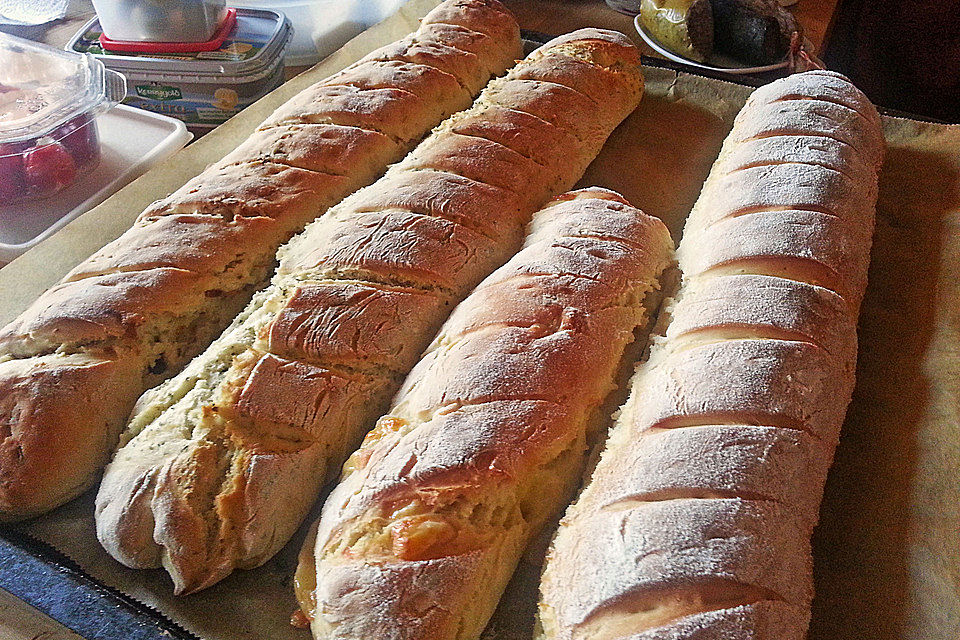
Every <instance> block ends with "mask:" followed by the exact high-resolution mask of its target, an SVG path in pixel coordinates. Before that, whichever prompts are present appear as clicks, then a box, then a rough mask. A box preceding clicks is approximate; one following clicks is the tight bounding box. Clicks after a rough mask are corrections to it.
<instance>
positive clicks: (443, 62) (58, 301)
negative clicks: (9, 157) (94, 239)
mask: <svg viewBox="0 0 960 640" xmlns="http://www.w3.org/2000/svg"><path fill="white" fill-rule="evenodd" d="M520 53H521V47H520V37H519V28H518V27H517V24H516V21H515V20H514V18H513V16H512V15H510V13H509V12H508V11H507V10H506V9H505V8H504V7H503V5H501V4H500V3H499V2H497V1H496V0H448V1H447V2H444V3H442V4H441V5H439V7H437V8H436V9H435V10H434V11H432V12H431V13H430V14H428V15H427V16H426V18H425V19H424V21H423V24H422V25H421V27H420V28H419V29H418V30H417V32H416V33H414V34H412V35H411V36H409V37H408V38H405V39H403V40H401V41H399V42H397V43H394V44H393V45H390V46H388V47H385V48H383V49H380V50H378V51H375V52H373V53H372V54H370V55H369V56H367V57H366V58H364V59H363V60H360V61H359V62H357V63H356V64H354V65H352V66H350V67H349V68H347V69H345V70H344V71H343V72H341V73H339V74H336V75H334V76H332V77H330V78H327V79H326V80H323V81H321V82H319V83H317V84H315V85H313V86H311V87H309V88H308V89H306V90H304V91H303V92H301V93H300V94H298V95H297V96H295V97H294V98H293V99H291V100H290V101H289V102H288V103H287V104H285V105H284V106H282V107H281V108H280V109H279V110H278V111H277V112H276V113H274V114H273V116H271V117H270V118H269V119H268V121H267V122H266V123H264V124H263V125H262V126H261V127H260V129H259V130H258V131H256V132H255V133H254V134H253V135H251V136H250V137H249V138H248V139H247V140H246V141H245V142H244V143H243V144H241V145H240V146H239V147H238V148H237V149H235V150H234V151H233V152H232V153H230V154H229V155H228V156H227V157H226V158H224V159H223V160H222V161H220V162H218V163H216V164H214V165H213V166H211V167H209V168H208V169H206V170H205V171H203V172H202V173H201V174H200V175H199V176H197V177H196V178H194V179H193V180H190V181H189V182H187V183H186V184H185V185H184V186H183V187H182V188H180V189H179V190H177V191H176V192H174V193H173V194H172V195H170V196H169V197H167V198H164V199H163V200H160V201H158V202H156V203H154V204H153V205H151V206H150V207H149V208H148V209H147V210H146V211H144V212H143V213H142V214H141V215H140V217H139V218H138V219H137V221H136V223H135V224H134V226H133V227H132V228H131V229H130V230H129V231H127V232H126V233H124V234H123V235H122V236H120V238H118V239H117V240H115V241H114V242H111V243H110V244H108V245H107V246H105V247H104V248H103V249H101V250H100V251H98V252H97V253H96V254H94V255H93V256H92V257H91V258H89V259H87V260H86V261H85V262H83V263H81V264H80V265H79V266H77V267H76V268H75V269H74V270H73V271H71V272H70V273H69V274H67V276H66V277H65V278H64V279H63V280H62V281H61V282H60V283H59V284H57V285H56V286H55V287H53V288H52V289H50V290H49V291H47V292H46V293H44V294H43V295H42V296H40V298H39V299H38V300H37V301H36V302H35V303H34V304H33V305H32V306H31V307H30V308H29V309H27V310H26V311H25V312H24V313H22V314H21V315H20V316H19V317H18V318H16V319H15V320H14V321H13V322H11V323H10V324H9V325H7V326H6V327H5V328H3V329H2V331H0V521H3V520H16V519H20V518H25V517H30V516H33V515H37V514H39V513H42V512H44V511H48V510H50V509H52V508H53V507H56V506H57V505H60V504H62V503H64V502H66V501H68V500H70V499H72V498H74V497H76V496H77V495H79V494H80V493H81V492H82V491H83V490H84V489H86V488H87V487H89V486H90V485H91V484H92V483H93V482H94V481H95V480H96V477H97V474H98V473H99V472H100V470H101V469H102V468H103V466H104V465H105V464H106V463H107V461H108V459H109V456H110V454H111V453H112V452H113V450H114V447H115V446H116V444H117V440H118V437H119V435H120V431H121V429H122V427H123V424H124V421H125V420H126V419H127V418H128V416H129V414H130V410H131V409H132V408H133V405H134V403H135V402H136V399H137V397H138V396H139V395H140V394H141V393H143V391H144V390H146V389H148V388H150V387H152V386H154V385H155V384H157V382H159V381H161V380H162V379H163V378H165V377H168V376H169V375H170V374H173V373H176V372H178V371H179V370H180V369H181V368H182V367H183V366H184V365H185V364H186V363H187V362H189V360H190V358H191V357H192V356H194V355H195V354H196V353H198V352H199V351H200V350H202V348H203V347H205V346H206V345H208V344H209V343H210V342H211V341H212V340H213V339H214V338H215V337H216V336H217V335H218V334H219V333H220V332H221V331H222V330H223V329H224V327H225V326H226V325H227V324H229V322H230V320H231V319H232V318H234V317H235V316H236V315H237V313H238V312H239V311H240V310H241V309H243V306H244V305H245V304H246V303H247V302H248V301H249V300H250V297H251V296H252V294H253V292H254V291H255V290H256V289H258V288H260V287H262V286H263V285H265V284H266V282H267V280H268V278H269V276H270V273H271V271H272V270H273V267H274V266H275V264H276V262H275V257H276V252H277V248H278V247H279V246H280V245H281V244H282V243H284V242H286V241H287V240H288V239H289V238H290V237H291V236H292V235H293V234H295V233H297V232H298V231H300V230H301V229H303V227H304V226H305V225H306V224H307V223H308V222H310V221H311V220H313V219H314V218H316V217H317V216H319V215H321V214H323V213H324V211H326V209H327V208H328V207H330V206H331V205H333V204H335V203H337V202H338V201H340V200H341V199H343V198H344V197H345V196H346V195H348V194H349V193H351V192H353V191H355V190H356V189H358V188H359V187H361V186H363V185H365V184H369V183H370V182H372V181H373V180H374V179H375V178H376V177H377V176H378V175H380V174H381V173H382V172H383V171H384V170H385V169H386V167H387V165H388V164H389V163H391V162H396V161H397V160H399V159H401V158H402V157H403V155H404V154H405V153H406V152H407V151H409V150H410V149H411V148H412V147H413V146H414V145H416V143H417V142H418V141H419V140H420V139H421V138H422V137H423V136H424V135H425V134H427V133H428V132H429V131H430V129H431V128H433V127H434V126H436V125H437V124H438V123H440V121H441V120H443V118H445V117H447V116H449V115H450V114H452V113H455V112H456V111H459V110H460V109H464V108H466V107H468V106H469V105H470V102H471V100H472V98H473V96H475V95H476V94H477V93H478V92H479V91H480V89H481V87H483V85H485V84H486V83H487V81H488V80H489V79H490V77H491V76H493V75H499V74H501V73H503V72H504V71H505V70H506V68H507V67H508V66H510V65H511V64H513V62H514V60H515V59H516V58H517V57H518V56H519V55H520Z"/></svg>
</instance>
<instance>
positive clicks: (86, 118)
mask: <svg viewBox="0 0 960 640" xmlns="http://www.w3.org/2000/svg"><path fill="white" fill-rule="evenodd" d="M0 60H2V61H3V62H2V64H0V67H2V68H3V70H6V71H9V70H11V69H13V70H16V73H12V74H11V73H5V74H0V75H2V76H3V82H2V84H0V207H2V206H3V205H7V204H11V203H14V202H18V201H20V200H24V199H33V198H40V197H44V196H49V195H50V194H53V193H56V192H57V191H60V190H61V189H64V188H66V187H68V186H70V185H71V184H73V183H74V182H76V181H78V180H83V177H82V175H83V174H85V173H87V172H89V171H90V170H91V169H93V168H94V167H95V166H96V165H97V163H98V161H99V160H100V139H99V135H98V133H97V122H96V118H97V116H98V115H99V114H101V113H103V112H104V111H106V110H107V109H109V108H110V107H112V106H113V105H114V104H117V103H118V102H119V101H120V100H122V99H123V97H124V95H125V94H126V81H125V80H124V78H123V76H122V75H120V74H118V73H116V72H114V71H110V70H109V69H106V68H105V67H104V66H103V63H102V62H100V61H99V60H97V59H96V58H94V57H93V56H91V55H80V54H77V53H70V52H66V51H60V50H59V49H54V48H52V47H47V46H45V45H41V44H37V43H35V42H30V41H28V40H22V39H20V38H16V37H13V36H5V37H4V38H2V39H0ZM14 210H16V209H14Z"/></svg>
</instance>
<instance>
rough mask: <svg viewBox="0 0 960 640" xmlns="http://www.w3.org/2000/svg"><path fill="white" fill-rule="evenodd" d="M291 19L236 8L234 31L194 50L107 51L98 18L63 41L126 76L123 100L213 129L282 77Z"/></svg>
mask: <svg viewBox="0 0 960 640" xmlns="http://www.w3.org/2000/svg"><path fill="white" fill-rule="evenodd" d="M291 32H292V28H291V27H290V21H289V20H288V19H287V18H286V17H285V16H284V15H283V14H280V13H278V12H276V11H268V10H259V9H237V23H236V27H235V28H234V30H233V32H232V33H231V34H230V35H228V36H227V38H226V39H225V40H224V41H223V45H222V46H221V47H220V48H219V49H217V50H215V51H199V52H195V53H170V54H160V53H121V52H112V51H111V52H107V51H104V49H103V48H102V47H101V46H100V34H101V33H103V30H102V28H101V27H100V22H99V20H98V19H93V20H91V21H90V22H88V23H87V24H86V25H85V26H84V27H83V29H81V30H80V32H79V33H78V34H77V35H75V36H74V37H73V38H72V39H71V40H70V42H69V43H67V47H66V48H67V51H71V52H75V53H89V54H92V55H94V56H95V57H96V58H97V59H98V60H100V61H101V62H103V64H104V65H106V66H107V68H109V69H112V70H114V71H117V72H119V73H122V74H123V75H124V76H125V77H126V79H127V94H126V97H125V98H124V100H123V102H124V104H129V105H132V106H134V107H139V108H141V109H147V110H148V111H153V112H156V113H162V114H164V115H167V116H172V117H174V118H177V119H178V120H182V121H183V122H185V123H187V125H188V126H189V127H190V128H191V129H195V130H200V131H203V130H205V129H212V128H213V127H215V126H217V125H219V124H222V123H223V122H225V121H227V120H228V119H230V118H231V117H232V116H234V115H236V114H237V113H238V112H239V111H240V110H242V109H243V108H244V107H246V106H248V105H250V104H252V103H253V102H256V101H257V100H258V99H260V98H261V97H263V96H264V95H266V94H267V93H269V92H270V91H273V90H274V89H276V88H277V87H278V86H280V84H281V83H282V82H283V69H284V66H283V52H284V49H285V47H286V46H287V42H288V41H289V40H290V36H291Z"/></svg>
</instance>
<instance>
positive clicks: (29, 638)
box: [0, 589, 83, 640]
mask: <svg viewBox="0 0 960 640" xmlns="http://www.w3.org/2000/svg"><path fill="white" fill-rule="evenodd" d="M0 638H2V639H3V640H83V638H81V637H80V636H78V635H77V634H75V633H74V632H73V631H70V629H67V628H66V627H65V626H63V625H62V624H60V623H59V622H57V621H56V620H54V619H53V618H51V617H50V616H47V615H46V614H44V613H42V612H40V611H37V610H36V609H34V608H33V607H31V606H30V605H28V604H27V603H25V602H23V601H22V600H20V599H19V598H17V597H16V596H14V595H13V594H11V593H10V592H9V591H4V590H3V589H0Z"/></svg>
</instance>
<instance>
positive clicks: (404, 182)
mask: <svg viewBox="0 0 960 640" xmlns="http://www.w3.org/2000/svg"><path fill="white" fill-rule="evenodd" d="M457 6H460V5H457ZM469 15H470V14H469V12H467V13H464V14H460V15H459V17H457V18H454V17H453V16H452V15H451V16H448V17H447V18H443V19H444V20H447V19H449V20H454V19H456V20H458V21H460V22H462V20H464V19H465V16H467V17H468V16H469ZM460 22H458V23H457V26H458V27H459V26H460ZM454 31H455V33H454V32H451V31H450V30H444V31H443V33H442V34H440V35H438V36H437V37H436V38H434V39H433V40H431V41H430V43H429V44H430V46H429V51H430V52H431V55H432V54H433V53H435V52H437V51H439V50H440V49H442V47H441V46H440V44H438V43H441V41H442V42H443V43H454V44H456V46H458V47H460V46H462V47H465V48H466V47H467V44H462V43H463V42H471V43H472V42H474V41H475V37H474V36H473V35H470V34H463V33H461V32H460V31H457V30H454ZM467 36H469V37H467ZM462 38H466V40H462ZM443 46H449V45H448V44H444V45H443ZM471 46H472V45H471ZM597 46H598V47H599V46H605V45H603V44H598V45H597ZM549 47H550V45H547V49H549ZM593 48H594V47H593V46H588V47H585V48H584V47H574V48H573V49H571V51H573V53H571V54H570V55H582V56H584V57H585V58H586V59H589V58H590V55H592V54H590V55H588V54H587V53H578V52H580V51H585V52H590V51H593ZM395 49H396V50H398V51H404V52H405V53H404V54H403V56H404V57H403V58H402V59H403V60H406V61H409V62H414V63H416V64H421V63H422V62H423V60H425V57H424V56H425V55H426V54H425V53H424V49H423V48H422V47H420V46H419V45H416V46H414V45H413V44H410V43H409V42H406V43H400V44H398V45H396V47H395ZM620 49H622V52H621V53H618V54H617V55H618V56H619V57H615V58H616V59H615V60H613V61H611V63H610V64H609V65H601V64H590V65H587V66H586V67H577V71H576V72H577V73H590V74H592V75H593V76H594V77H596V78H597V79H598V81H601V79H602V82H607V81H608V78H607V77H608V76H611V75H612V76H613V77H615V78H620V80H619V81H620V82H622V83H624V84H625V85H627V86H628V87H632V91H623V92H621V93H620V95H622V96H624V98H623V99H622V100H620V101H613V100H609V101H607V102H606V103H605V104H604V105H603V108H593V109H591V110H590V111H589V112H588V113H584V114H583V116H582V117H583V118H584V122H582V123H579V124H578V125H577V126H578V127H579V128H580V130H581V131H586V130H589V131H591V134H590V136H589V137H588V138H587V139H581V138H580V137H578V136H577V135H576V132H574V131H572V130H569V129H564V128H563V127H561V126H558V125H557V124H554V123H552V122H550V121H548V120H544V119H542V118H540V117H538V116H537V115H536V114H535V113H533V111H534V110H537V111H540V110H542V111H545V112H551V111H553V110H555V109H557V108H560V107H561V106H563V104H565V103H563V104H561V103H559V102H558V103H554V104H553V108H551V105H550V104H549V102H548V101H546V100H545V98H544V95H543V94H541V93H529V92H527V91H525V90H524V91H515V90H513V89H512V87H514V86H515V84H516V81H515V80H514V75H515V74H517V73H522V72H523V71H524V70H529V69H531V68H536V67H538V65H540V62H539V61H538V58H537V57H531V58H530V59H528V60H527V61H523V62H521V63H519V64H518V65H517V66H516V67H514V69H512V70H511V71H510V72H509V73H508V74H507V75H506V76H505V77H504V78H502V79H498V80H495V81H493V82H492V83H491V84H490V86H489V87H488V88H487V89H485V90H484V92H483V93H482V94H481V95H480V97H478V99H477V101H476V102H475V104H474V106H473V107H471V108H470V109H467V110H466V111H463V112H460V113H458V114H456V115H454V116H453V117H451V118H450V119H449V120H447V121H445V122H444V123H442V124H441V125H440V126H438V127H437V128H436V130H435V131H434V133H433V135H432V136H431V137H430V138H428V139H427V140H426V141H425V142H424V143H422V144H421V145H420V146H419V147H418V148H417V149H416V150H415V151H414V152H413V153H412V154H410V155H409V156H408V157H407V158H405V159H404V160H403V161H402V162H400V163H398V164H396V165H394V166H393V167H391V169H390V170H389V171H388V172H387V173H386V175H385V176H383V177H382V178H381V179H380V180H378V181H377V182H376V183H374V184H373V185H371V186H370V187H368V188H365V189H362V190H360V191H358V192H357V193H355V194H353V195H352V196H350V197H348V198H346V199H344V200H343V201H342V202H341V203H339V204H338V205H337V206H335V207H333V208H332V209H331V210H330V212H328V213H327V214H326V215H325V216H324V217H322V218H320V219H319V220H317V221H316V222H315V223H313V224H312V225H310V226H309V227H308V228H307V229H306V230H305V231H304V232H303V233H302V234H300V235H298V236H296V237H295V238H294V239H293V240H291V242H290V243H288V244H287V245H286V246H285V247H283V248H282V249H281V250H280V252H279V254H278V255H279V258H280V266H279V267H278V269H277V274H276V276H275V277H274V280H273V283H272V284H271V286H270V287H268V288H267V289H266V290H264V292H263V293H262V294H260V295H259V296H258V297H257V298H255V299H254V301H253V302H252V303H251V304H250V305H249V306H248V307H247V308H246V310H245V311H244V312H243V313H242V314H241V315H240V317H239V318H238V320H237V321H236V322H235V323H234V325H233V327H232V328H230V329H228V331H227V333H225V334H224V336H223V337H221V338H220V339H219V340H218V341H217V342H216V343H215V344H214V345H213V346H211V348H210V349H208V350H207V351H206V352H205V353H204V354H202V355H201V356H200V357H198V358H197V359H195V360H194V362H193V363H192V364H191V365H190V366H189V367H188V368H187V369H186V370H185V371H184V372H183V373H182V374H181V375H180V376H178V377H176V378H174V379H172V380H171V381H169V382H168V383H166V384H165V385H163V386H162V387H159V388H157V389H155V390H153V391H150V392H149V393H148V394H146V395H145V396H144V397H143V399H142V400H141V401H140V402H139V403H138V407H137V409H136V411H135V412H134V417H133V419H132V421H131V424H130V428H129V430H128V432H127V434H126V435H125V436H124V442H125V443H126V444H125V445H124V446H123V448H121V449H120V451H119V452H118V454H117V457H116V458H115V460H114V462H113V463H112V464H111V465H110V466H109V467H108V469H107V471H106V474H105V476H104V481H103V484H102V486H101V491H100V495H99V496H98V501H97V514H98V515H97V531H98V537H99V539H100V541H101V542H102V544H103V545H104V547H105V548H106V549H107V550H108V551H109V552H110V553H111V554H112V555H113V556H114V557H116V558H118V559H120V560H121V561H123V562H128V560H129V559H139V558H146V559H147V561H146V562H145V563H140V561H139V560H138V561H137V562H138V564H137V565H136V566H156V565H157V564H162V565H163V566H164V567H165V568H167V570H168V571H169V572H170V574H171V575H172V577H173V579H174V585H175V589H176V591H177V592H178V593H183V592H188V591H194V590H197V589H201V588H204V587H206V586H209V585H211V584H213V583H214V582H216V581H218V580H220V579H221V578H223V577H224V576H225V575H227V574H228V573H229V572H230V571H231V570H232V569H233V568H235V567H249V566H254V565H256V564H259V563H261V562H263V561H265V560H266V559H267V558H269V557H270V556H272V555H273V554H274V553H275V552H276V551H277V550H278V549H279V548H280V547H281V546H282V545H283V544H284V542H285V541H286V540H287V539H289V537H290V535H292V533H293V531H294V530H295V529H296V527H297V526H298V525H299V523H300V522H301V521H302V519H303V518H304V517H305V515H306V512H307V509H308V507H309V504H310V502H312V501H313V500H314V499H315V498H316V496H317V493H318V491H319V489H320V486H321V483H322V481H323V479H324V477H327V475H328V474H329V473H331V472H334V471H335V470H336V469H337V468H338V467H339V465H340V464H341V463H342V461H343V459H344V458H345V457H346V456H347V454H348V453H349V452H350V451H352V450H353V449H354V448H355V447H356V445H357V444H358V443H359V441H360V439H361V438H362V436H363V434H364V433H365V432H366V430H367V429H369V428H370V426H372V423H373V421H374V420H375V419H376V418H377V417H378V416H379V415H381V414H382V412H383V411H384V410H385V409H386V408H387V404H388V400H389V397H390V396H391V395H392V394H393V393H394V392H395V391H396V390H397V388H398V387H399V385H400V382H401V381H402V379H403V376H404V375H405V374H406V373H407V372H408V371H409V369H410V367H411V366H413V364H414V361H415V358H416V356H417V355H418V354H419V353H420V352H421V351H422V350H423V348H424V347H426V346H427V344H428V343H429V340H430V338H431V337H432V336H433V335H434V333H435V332H436V330H437V328H439V326H440V324H442V322H443V320H444V319H445V316H446V315H447V314H448V313H449V310H450V309H451V308H452V307H453V305H454V304H455V303H456V301H458V300H460V299H462V298H463V297H465V296H466V295H467V293H468V292H469V291H470V290H471V289H472V288H473V287H474V286H475V285H476V284H477V283H478V282H479V281H480V280H482V279H483V277H484V276H486V275H487V274H488V273H489V272H491V271H492V270H493V269H495V268H496V267H497V266H498V265H500V264H502V263H503V262H505V261H506V260H507V259H508V258H509V257H510V256H511V255H512V254H513V253H514V252H515V251H516V250H517V247H518V244H519V240H520V238H521V234H522V229H523V228H524V226H525V225H526V224H527V222H528V220H529V218H530V216H531V215H532V214H533V212H534V211H535V210H536V209H537V208H539V207H540V206H541V205H542V204H543V202H544V201H545V200H546V199H547V198H548V197H549V196H550V195H552V194H553V193H555V190H566V189H569V188H570V187H571V186H572V185H573V183H574V182H575V181H576V180H577V179H578V178H579V177H580V176H581V175H582V173H583V171H584V169H585V168H586V166H587V164H588V163H589V162H590V161H591V160H592V159H593V158H594V157H595V156H596V154H597V153H598V152H599V150H600V147H601V146H602V145H603V143H604V141H605V140H606V137H607V136H608V135H609V133H610V132H611V131H612V130H613V128H614V127H615V126H616V125H617V124H619V122H620V121H621V120H623V119H624V118H625V117H626V116H627V115H628V114H629V113H630V112H631V111H632V110H633V109H634V108H635V106H636V104H637V102H638V101H639V98H640V91H641V86H640V80H639V68H638V67H639V57H638V54H637V52H636V49H635V48H632V47H630V48H624V47H621V48H618V49H617V51H620ZM414 53H416V55H414ZM484 55H486V54H484ZM477 56H478V59H479V58H482V56H481V55H480V53H478V54H477ZM374 58H379V54H378V56H374V57H373V58H371V59H374ZM472 60H473V59H472V58H467V61H468V62H470V61H472ZM471 64H472V62H471ZM478 64H481V63H480V62H478ZM483 64H486V63H483ZM543 64H546V63H543ZM523 82H525V83H533V84H537V83H538V82H539V81H533V80H525V81H523ZM539 84H541V85H547V84H550V83H543V82H539ZM554 86H556V87H559V88H560V89H561V90H563V91H565V92H567V94H574V95H576V96H580V95H581V94H579V93H577V92H576V91H574V90H573V89H566V88H565V87H563V86H562V85H559V84H556V85H554V84H550V87H554ZM567 94H564V95H567ZM338 99H339V98H338ZM579 99H580V100H582V99H583V98H582V97H580V98H579ZM285 118H286V116H283V117H282V118H281V120H283V121H286V120H285ZM461 131H462V132H464V133H460V132H461ZM536 138H539V139H540V140H542V141H543V142H544V143H547V144H553V143H554V142H556V141H559V143H561V144H562V145H563V146H562V147H561V149H563V150H564V151H565V153H564V154H563V155H561V154H558V153H551V152H548V151H542V150H539V149H537V148H535V144H534V142H533V141H534V140H535V139H536ZM171 443H176V445H171ZM154 450H161V451H164V452H165V453H164V455H162V456H160V457H159V458H157V459H155V460H153V462H151V465H150V466H149V468H144V467H143V466H142V465H141V464H140V463H139V462H137V460H138V459H140V458H151V456H152V453H151V452H152V451H154ZM181 450H182V452H183V453H180V451H181ZM174 451H176V452H177V453H174ZM210 451H214V452H216V455H211V454H210V453H209V452H210ZM201 458H202V459H203V462H201ZM151 459H152V458H151ZM181 459H182V462H176V460H181ZM171 465H174V466H171ZM201 467H202V468H203V471H202V472H201V471H199V469H200V468H201ZM158 469H164V470H170V471H169V472H166V471H164V474H163V475H162V478H163V484H160V483H159V481H157V482H155V483H154V487H153V489H152V491H153V492H154V493H153V495H154V498H152V499H151V500H135V499H131V497H132V496H137V495H138V494H137V493H136V492H135V491H134V489H133V488H134V487H137V486H140V485H141V484H143V483H145V482H148V481H149V479H150V478H154V477H161V476H160V475H159V471H158ZM265 474H269V475H265ZM147 511H149V512H150V513H146V512H147ZM268 516H269V517H268ZM147 524H149V526H151V527H152V528H153V531H154V533H153V534H152V537H151V536H148V535H146V534H145V532H144V531H143V529H144V528H145V527H146V525H147ZM130 529H132V530H134V533H133V534H131V535H129V536H128V535H126V534H125V532H126V531H128V530H130ZM144 545H146V546H147V547H149V549H148V550H144V549H142V548H141V547H142V546H144Z"/></svg>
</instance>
